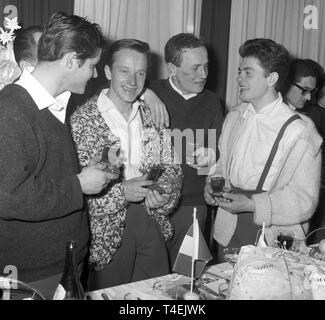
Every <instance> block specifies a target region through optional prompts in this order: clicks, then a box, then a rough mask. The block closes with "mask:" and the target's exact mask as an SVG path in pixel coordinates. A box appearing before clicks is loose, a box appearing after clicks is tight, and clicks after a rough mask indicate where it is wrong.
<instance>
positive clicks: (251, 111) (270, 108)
mask: <svg viewBox="0 0 325 320" xmlns="http://www.w3.org/2000/svg"><path fill="white" fill-rule="evenodd" d="M282 102H283V99H282V95H281V93H280V92H278V98H277V99H275V100H274V101H272V102H271V103H269V104H268V105H266V106H264V107H263V108H262V109H261V110H259V112H256V110H255V108H254V107H253V105H252V104H251V103H249V104H248V105H247V107H246V108H245V109H244V110H243V111H242V117H243V118H246V117H247V116H248V115H265V116H268V115H270V114H271V113H274V111H275V110H274V108H275V107H276V106H277V105H282Z"/></svg>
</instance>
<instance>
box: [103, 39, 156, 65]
mask: <svg viewBox="0 0 325 320" xmlns="http://www.w3.org/2000/svg"><path fill="white" fill-rule="evenodd" d="M122 49H131V50H135V51H137V52H139V53H143V54H145V55H146V56H147V61H148V69H149V64H150V47H149V44H148V43H146V42H143V41H140V40H137V39H121V40H118V41H115V42H113V43H112V44H111V46H110V47H109V49H108V54H107V58H106V61H105V62H104V65H108V66H109V67H110V68H111V67H112V66H113V63H114V59H115V53H116V52H118V51H120V50H122Z"/></svg>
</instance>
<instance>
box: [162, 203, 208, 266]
mask: <svg viewBox="0 0 325 320" xmlns="http://www.w3.org/2000/svg"><path fill="white" fill-rule="evenodd" d="M195 208H196V209H197V211H196V216H197V219H198V222H199V226H200V229H201V231H202V232H204V228H205V222H206V219H207V206H205V205H204V206H195ZM193 209H194V206H180V207H179V208H178V209H177V211H175V212H174V213H173V214H172V215H171V217H170V221H171V223H172V224H173V226H174V228H175V232H174V235H173V237H172V239H171V240H169V241H168V243H167V247H168V253H169V260H170V263H171V267H173V266H174V263H175V260H176V257H177V254H178V251H179V249H180V247H181V245H182V242H183V240H184V237H185V235H186V233H187V231H188V229H189V228H190V226H191V225H192V223H193Z"/></svg>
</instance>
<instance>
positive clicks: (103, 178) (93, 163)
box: [77, 159, 119, 194]
mask: <svg viewBox="0 0 325 320" xmlns="http://www.w3.org/2000/svg"><path fill="white" fill-rule="evenodd" d="M118 176H119V175H118V174H113V173H110V172H105V171H102V170H101V168H100V166H99V165H98V163H97V160H95V159H91V160H90V161H89V164H88V166H87V167H85V168H83V169H82V171H81V172H80V173H79V174H78V175H77V177H78V179H79V181H80V186H81V189H82V192H83V193H84V194H97V193H99V192H101V191H102V190H103V189H104V188H106V187H107V185H108V184H109V183H110V182H111V180H114V179H117V178H118Z"/></svg>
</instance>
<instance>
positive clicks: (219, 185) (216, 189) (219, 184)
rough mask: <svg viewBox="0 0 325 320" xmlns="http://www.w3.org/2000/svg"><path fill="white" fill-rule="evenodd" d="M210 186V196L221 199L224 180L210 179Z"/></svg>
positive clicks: (219, 178)
mask: <svg viewBox="0 0 325 320" xmlns="http://www.w3.org/2000/svg"><path fill="white" fill-rule="evenodd" d="M210 186H211V189H212V194H213V195H214V196H216V197H222V193H223V191H224V187H225V179H224V178H223V177H215V178H211V180H210Z"/></svg>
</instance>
